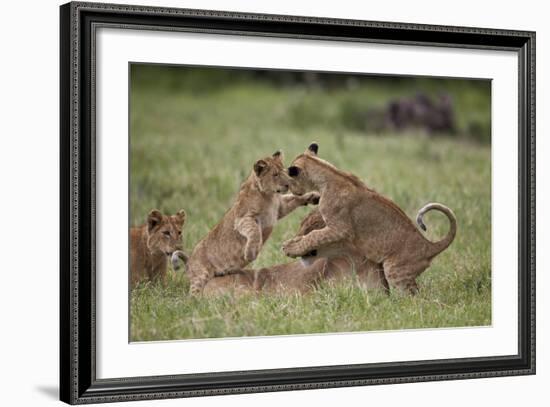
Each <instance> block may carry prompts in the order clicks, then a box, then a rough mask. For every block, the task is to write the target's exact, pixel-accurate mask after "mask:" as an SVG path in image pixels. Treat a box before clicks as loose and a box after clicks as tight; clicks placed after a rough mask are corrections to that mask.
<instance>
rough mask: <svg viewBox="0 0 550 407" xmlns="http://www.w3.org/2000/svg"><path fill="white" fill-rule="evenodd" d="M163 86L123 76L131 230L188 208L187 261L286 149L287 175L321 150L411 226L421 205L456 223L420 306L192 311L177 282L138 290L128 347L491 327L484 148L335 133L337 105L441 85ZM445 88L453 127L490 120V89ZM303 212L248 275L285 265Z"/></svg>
mask: <svg viewBox="0 0 550 407" xmlns="http://www.w3.org/2000/svg"><path fill="white" fill-rule="evenodd" d="M148 70H149V72H148ZM173 70H174V68H172V71H173ZM163 72H164V71H163V70H162V69H161V68H155V69H150V68H144V67H139V68H137V69H136V67H134V68H133V72H132V75H134V76H133V78H134V80H133V81H132V90H131V164H130V165H131V179H130V184H131V185H130V218H131V224H132V225H138V224H141V223H143V222H144V220H145V217H146V215H147V213H148V212H149V211H150V210H151V209H152V208H158V209H160V210H162V211H164V212H168V213H174V212H176V211H177V210H178V209H180V208H184V209H185V210H186V212H187V214H188V218H187V223H186V225H185V227H184V245H185V247H186V250H187V251H188V252H191V250H192V248H193V247H194V245H195V244H196V243H197V242H198V241H199V240H200V239H201V238H202V237H203V236H204V235H205V234H206V233H208V231H209V230H210V228H211V227H212V226H214V225H215V224H216V223H217V222H218V221H219V220H220V218H221V216H222V215H223V214H224V212H225V211H226V210H227V209H228V207H229V206H230V205H231V202H232V199H233V198H234V196H235V194H236V192H237V191H238V188H239V185H240V183H241V182H242V181H243V179H244V178H245V177H246V176H247V175H248V173H249V172H250V171H251V169H252V164H253V162H254V161H255V160H257V159H258V158H261V157H263V156H266V155H268V154H271V153H273V152H274V151H275V150H277V149H282V150H283V151H284V153H285V156H286V159H285V161H286V163H287V164H289V163H290V161H291V160H292V158H293V157H294V156H295V155H297V154H299V153H301V152H302V151H303V150H304V149H305V148H306V146H307V145H308V143H310V142H311V141H317V142H318V143H319V145H320V151H319V154H320V156H321V157H323V158H325V159H327V160H329V161H330V162H332V163H334V164H335V165H336V166H338V167H340V168H342V169H345V170H347V171H351V172H353V173H355V174H356V175H358V176H359V177H360V178H361V179H363V180H364V181H365V182H366V183H367V184H368V185H369V186H371V187H373V188H374V189H376V190H377V191H379V192H380V193H382V194H384V195H386V196H388V197H390V198H391V199H393V200H394V201H395V202H396V203H397V204H398V205H399V206H401V207H402V208H403V210H405V212H406V213H407V214H408V215H409V216H410V217H411V218H414V217H415V216H416V212H417V211H418V209H419V208H420V207H421V206H422V205H424V204H425V203H427V202H430V201H437V202H442V203H444V204H447V205H448V206H449V207H451V208H452V209H453V211H454V212H455V214H456V216H457V219H458V227H459V229H458V234H457V238H456V239H455V241H454V242H453V244H452V245H451V246H450V248H449V249H447V250H446V251H444V252H443V253H442V254H440V255H439V256H438V257H436V259H435V260H434V262H433V263H432V266H431V267H430V268H428V269H427V271H426V272H424V274H422V276H421V277H420V278H419V286H420V293H419V295H417V296H415V297H409V296H403V295H401V294H399V293H397V292H392V294H391V295H390V296H385V295H383V294H377V293H368V294H367V293H365V292H363V291H362V290H360V289H358V288H356V287H354V286H352V285H349V286H347V285H345V286H339V287H322V288H321V289H320V290H318V291H315V292H314V293H312V294H310V295H306V296H267V295H262V296H256V297H255V296H250V297H242V298H232V297H221V298H216V299H201V298H191V297H189V296H188V295H187V291H188V281H187V278H186V276H185V275H184V274H183V273H180V274H172V275H171V278H170V279H169V283H168V284H167V285H166V286H163V285H161V284H151V283H146V284H141V285H140V286H138V287H137V288H136V289H134V290H133V291H132V293H131V298H130V302H131V340H132V341H148V340H168V339H185V338H210V337H237V336H257V335H279V334H299V333H316V332H345V331H364V330H386V329H405V328H433V327H457V326H480V325H488V324H490V323H491V256H490V251H491V219H490V216H491V167H490V158H491V151H490V146H489V145H488V144H487V143H475V142H473V141H471V140H470V141H467V139H466V140H465V139H458V138H457V137H453V136H448V137H430V136H428V135H425V134H422V133H420V132H418V133H410V134H405V135H404V134H400V135H397V134H383V135H374V134H370V133H368V132H364V131H356V130H352V129H350V128H347V127H345V126H342V123H341V117H342V109H343V108H342V106H345V105H346V104H345V103H343V102H344V101H345V100H347V101H349V100H353V99H357V100H359V101H360V102H357V103H367V102H365V101H364V100H368V101H370V102H369V103H371V104H372V105H376V104H378V105H380V104H381V103H383V101H385V100H387V99H388V98H389V97H395V96H402V95H410V94H414V92H416V91H417V90H418V87H419V86H424V87H425V88H427V89H437V88H438V86H442V85H441V83H443V82H441V83H439V82H437V81H431V82H430V81H427V80H423V81H421V82H420V83H419V81H400V82H399V83H398V84H393V83H387V82H386V81H382V82H381V83H378V82H376V81H371V82H369V83H367V84H365V85H364V86H361V87H359V88H358V89H356V90H353V91H350V90H346V89H336V90H323V89H307V88H303V87H299V86H294V87H281V86H278V87H277V86H272V85H269V84H264V83H261V82H251V81H244V80H239V81H236V82H235V85H234V86H228V87H223V86H221V85H220V86H219V88H214V89H212V88H209V89H208V91H205V92H200V89H199V90H197V89H196V87H197V86H198V85H197V86H195V87H193V86H190V87H186V86H181V85H178V83H180V82H183V83H187V82H185V80H184V79H187V80H188V78H187V77H186V76H185V72H184V70H177V72H171V73H170V75H165V76H163V75H162V73H163ZM147 73H149V75H147ZM153 74H154V75H153ZM178 75H180V76H181V78H180V76H178ZM155 78H158V81H157V82H155V80H154V79H155ZM166 78H168V79H166ZM178 79H181V81H180V82H178ZM446 82H447V83H449V81H446ZM461 82H464V81H461ZM155 83H156V84H157V86H154V84H155ZM448 88H449V89H451V90H453V91H454V92H456V93H455V94H453V97H454V99H455V101H456V100H459V101H460V100H465V101H468V103H463V104H459V105H457V112H459V115H458V117H457V120H458V121H459V122H464V123H467V122H469V121H470V119H471V118H472V117H474V118H477V117H478V116H480V114H481V113H480V110H482V109H481V108H480V107H479V106H484V107H483V108H484V109H485V111H486V112H489V111H490V107H487V106H485V105H486V103H484V102H483V101H484V100H486V99H487V92H486V89H485V88H483V89H481V90H479V89H478V88H476V87H475V86H469V85H468V86H462V87H459V86H456V85H453V83H451V84H450V85H449V86H448ZM388 95H389V96H388ZM304 106H307V108H304ZM487 114H488V113H487ZM482 116H483V120H485V121H487V118H486V117H485V116H484V115H482ZM489 120H490V119H489ZM309 210H310V208H299V209H298V210H296V211H295V212H294V213H292V214H291V215H289V216H288V217H286V218H284V219H283V220H282V221H281V222H280V223H279V224H278V225H277V226H276V228H275V230H274V232H273V234H272V236H271V238H270V239H269V240H268V242H267V243H266V245H265V246H264V249H263V250H262V252H261V254H260V256H259V258H258V259H257V260H256V261H255V262H254V263H253V266H254V267H262V266H268V265H272V264H277V263H283V262H287V261H290V259H288V258H286V257H285V256H284V255H283V253H282V251H281V249H280V247H281V243H282V242H283V241H284V240H286V239H288V238H290V237H292V236H293V235H294V234H295V232H296V231H297V229H298V225H299V222H300V220H301V219H302V218H303V217H304V216H305V215H306V214H307V213H308V211H309ZM425 222H426V224H427V226H428V229H429V231H428V232H429V233H428V237H429V238H431V239H434V240H435V239H438V238H440V237H442V236H443V235H444V234H445V233H446V232H447V228H448V222H447V220H446V218H445V217H444V216H442V215H440V214H438V213H434V212H431V213H429V214H428V215H427V216H426V218H425Z"/></svg>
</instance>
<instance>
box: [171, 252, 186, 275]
mask: <svg viewBox="0 0 550 407" xmlns="http://www.w3.org/2000/svg"><path fill="white" fill-rule="evenodd" d="M187 260H189V257H188V256H187V255H186V254H185V253H184V252H183V251H181V250H176V251H175V252H174V253H172V257H171V258H170V261H171V263H172V268H173V269H174V271H178V270H179V269H180V266H181V262H183V264H184V265H185V266H186V267H187Z"/></svg>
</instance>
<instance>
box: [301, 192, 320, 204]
mask: <svg viewBox="0 0 550 407" xmlns="http://www.w3.org/2000/svg"><path fill="white" fill-rule="evenodd" d="M303 198H304V205H319V200H320V199H321V195H319V193H318V192H308V193H307V194H305V195H304V196H303Z"/></svg>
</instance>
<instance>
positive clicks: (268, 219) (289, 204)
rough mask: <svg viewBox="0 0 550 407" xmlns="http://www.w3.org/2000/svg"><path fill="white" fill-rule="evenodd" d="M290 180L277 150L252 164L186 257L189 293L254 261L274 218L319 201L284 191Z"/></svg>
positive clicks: (311, 194)
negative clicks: (225, 207)
mask: <svg viewBox="0 0 550 407" xmlns="http://www.w3.org/2000/svg"><path fill="white" fill-rule="evenodd" d="M290 181H291V180H290V178H289V176H288V174H287V173H286V169H285V167H284V165H283V157H282V154H281V152H279V151H277V152H276V153H275V154H273V155H272V156H271V157H266V158H263V159H261V160H258V161H256V162H255V163H254V166H253V169H252V171H251V173H250V176H249V177H248V178H247V179H246V181H244V183H243V184H242V185H241V188H240V191H239V194H238V196H237V199H236V200H235V202H234V203H233V206H232V207H231V208H230V209H229V210H228V211H227V212H226V213H225V215H224V216H223V218H222V220H221V221H220V222H219V223H218V224H217V225H216V226H214V228H213V229H212V230H211V231H210V232H209V233H208V234H207V235H206V237H204V238H203V239H202V240H201V241H200V242H199V243H198V244H197V246H196V247H195V249H194V250H193V253H192V254H191V256H190V257H189V261H188V264H187V271H188V273H189V278H190V282H191V289H190V291H191V294H192V295H196V294H200V293H201V292H202V289H203V287H204V285H205V284H206V282H207V281H208V280H210V279H211V278H213V277H214V276H215V275H223V274H225V273H226V272H228V271H232V270H241V269H242V268H244V267H246V265H248V264H249V263H250V262H252V261H254V260H255V259H256V257H257V256H258V254H259V252H260V250H261V248H262V246H263V244H264V243H265V241H266V240H267V239H268V238H269V235H270V234H271V231H272V230H273V226H274V225H275V223H276V222H277V220H279V219H281V218H282V217H284V216H286V215H288V214H289V213H290V212H292V211H293V210H294V209H296V208H297V207H298V206H300V205H307V204H315V203H318V202H319V194H317V193H316V192H312V193H309V194H304V195H302V196H295V195H293V194H286V192H287V191H288V184H289V182H290Z"/></svg>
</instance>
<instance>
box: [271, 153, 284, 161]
mask: <svg viewBox="0 0 550 407" xmlns="http://www.w3.org/2000/svg"><path fill="white" fill-rule="evenodd" d="M273 158H276V159H277V160H279V161H283V152H282V151H281V150H277V151H275V152H274V153H273Z"/></svg>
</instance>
